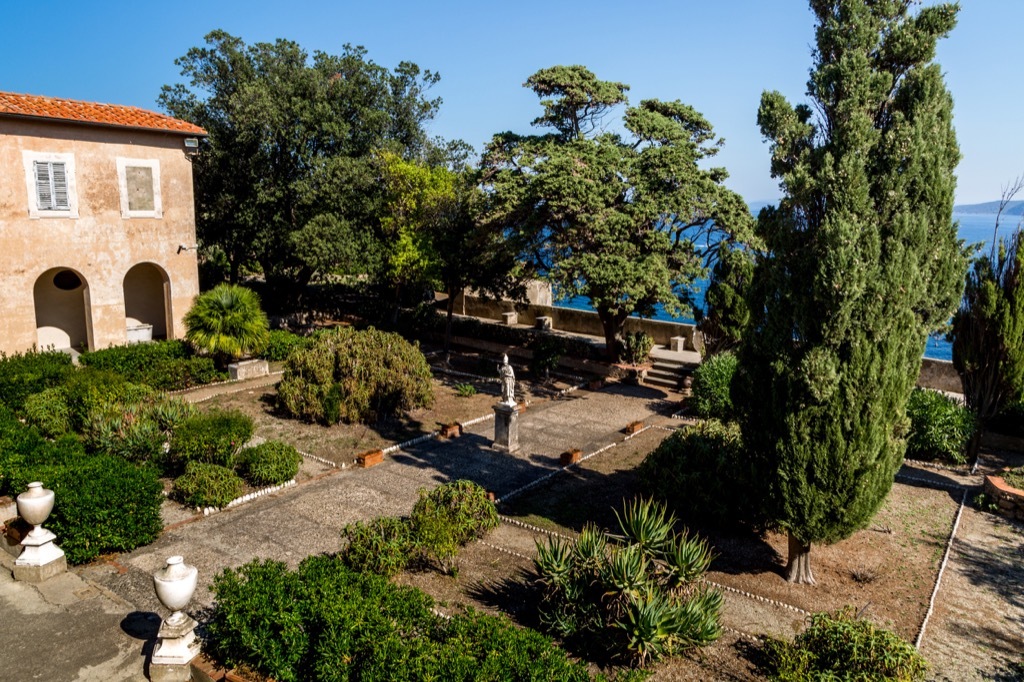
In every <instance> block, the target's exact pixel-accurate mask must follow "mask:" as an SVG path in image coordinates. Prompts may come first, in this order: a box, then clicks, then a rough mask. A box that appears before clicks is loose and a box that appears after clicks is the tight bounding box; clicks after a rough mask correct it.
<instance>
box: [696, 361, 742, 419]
mask: <svg viewBox="0 0 1024 682" xmlns="http://www.w3.org/2000/svg"><path fill="white" fill-rule="evenodd" d="M737 364H738V361H737V359H736V356H735V355H733V354H732V353H729V352H726V353H719V354H718V355H712V356H711V357H709V358H705V359H704V361H703V362H701V363H700V366H698V367H697V369H696V370H694V372H693V385H692V389H693V395H692V396H691V397H690V399H689V400H688V401H687V403H688V404H689V405H690V406H692V407H693V411H694V413H695V414H696V415H697V416H698V417H704V418H707V417H718V418H719V419H728V418H729V417H731V416H732V410H733V408H732V398H731V397H730V389H731V386H732V378H733V376H734V375H735V374H736V366H737Z"/></svg>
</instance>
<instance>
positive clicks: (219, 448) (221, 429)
mask: <svg viewBox="0 0 1024 682" xmlns="http://www.w3.org/2000/svg"><path fill="white" fill-rule="evenodd" d="M252 432H253V423H252V419H251V418H250V417H249V416H248V415H245V414H242V413H241V412H237V411H223V410H215V411H213V412H203V413H199V414H195V415H193V416H191V417H189V418H188V419H185V420H184V421H182V422H181V423H180V424H179V425H178V426H177V428H175V429H174V433H173V434H172V435H171V451H170V454H171V457H173V458H174V459H175V460H176V461H177V462H179V463H180V464H182V465H184V464H187V463H189V462H203V463H206V464H217V465H219V466H223V467H228V468H231V467H233V466H234V464H235V453H237V452H238V450H239V449H240V448H241V447H242V446H243V445H245V443H246V442H247V441H248V440H249V439H250V438H251V437H252Z"/></svg>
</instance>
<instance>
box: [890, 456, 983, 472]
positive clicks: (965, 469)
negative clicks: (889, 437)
mask: <svg viewBox="0 0 1024 682" xmlns="http://www.w3.org/2000/svg"><path fill="white" fill-rule="evenodd" d="M903 461H904V462H906V463H907V464H911V465H913V466H919V467H923V468H925V469H938V470H939V471H952V472H953V473H955V474H960V475H962V476H970V475H971V474H973V473H974V472H973V471H971V470H970V469H969V468H968V466H967V465H966V464H963V465H960V466H952V465H949V464H936V463H935V462H928V461H926V460H923V459H909V458H906V457H904V458H903Z"/></svg>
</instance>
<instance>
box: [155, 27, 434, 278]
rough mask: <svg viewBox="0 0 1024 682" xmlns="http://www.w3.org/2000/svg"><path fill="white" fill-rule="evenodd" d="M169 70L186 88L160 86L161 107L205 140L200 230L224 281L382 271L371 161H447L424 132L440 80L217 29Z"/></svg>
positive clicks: (198, 168)
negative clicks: (218, 253) (249, 275)
mask: <svg viewBox="0 0 1024 682" xmlns="http://www.w3.org/2000/svg"><path fill="white" fill-rule="evenodd" d="M175 63H176V64H177V65H178V66H180V67H181V73H182V76H184V77H185V78H186V79H187V80H188V84H187V85H186V84H181V83H179V84H176V85H173V86H164V88H163V91H162V94H161V95H160V103H161V105H162V106H163V108H164V109H165V110H167V111H168V112H169V113H170V114H172V115H173V116H176V117H178V118H182V119H184V120H187V121H190V122H192V123H195V124H197V125H199V126H202V127H203V128H205V129H206V130H207V132H208V133H209V138H208V139H207V140H206V142H205V143H204V145H203V146H202V149H201V153H200V154H199V155H198V156H197V157H196V159H195V191H196V203H197V215H196V227H197V232H198V236H199V239H200V243H201V244H202V246H203V247H204V249H206V250H210V249H220V250H222V251H223V252H224V254H225V255H226V256H227V259H228V262H229V263H230V267H231V278H232V279H233V280H234V279H237V278H238V275H239V272H240V270H241V269H242V268H244V267H249V266H253V267H257V268H260V269H262V271H263V273H264V275H265V276H266V277H267V279H268V281H277V282H279V283H280V282H283V281H288V282H297V283H300V284H302V283H304V282H307V281H308V280H309V279H310V277H311V276H312V275H313V274H315V273H326V272H331V271H342V272H345V271H354V272H358V273H363V272H367V271H369V270H370V269H371V268H372V267H373V266H374V264H375V263H377V262H379V257H380V254H379V250H378V248H377V246H378V244H379V234H378V233H377V229H378V227H379V223H378V222H377V217H378V216H379V214H380V202H381V193H380V191H379V185H378V183H377V182H376V179H377V178H376V175H375V172H374V169H373V167H372V154H373V152H374V151H375V150H379V149H386V150H391V151H393V152H394V153H396V154H400V155H402V156H404V157H408V158H426V157H428V156H432V157H437V156H443V153H444V151H445V148H444V147H443V146H441V145H438V144H434V143H432V142H431V140H429V139H428V137H427V134H426V131H425V129H424V125H425V123H426V122H427V121H429V120H430V119H431V118H432V117H433V116H434V115H435V114H436V112H437V110H438V107H439V106H440V103H441V100H440V99H439V98H435V99H429V98H428V97H427V91H428V90H429V89H430V87H431V86H433V85H434V84H435V83H437V81H438V78H439V77H438V75H437V74H435V73H432V72H430V71H423V70H421V69H420V68H419V67H418V66H417V65H415V64H413V63H411V62H402V63H400V64H399V65H398V66H397V67H395V68H394V69H387V68H385V67H383V66H380V65H378V64H375V63H374V62H373V61H370V60H369V59H367V56H366V50H364V49H363V48H361V47H353V46H351V45H345V46H344V48H343V50H342V53H341V54H340V55H331V54H327V53H324V52H315V53H314V54H313V55H312V58H310V56H309V55H308V54H307V52H306V51H305V50H303V49H302V48H301V47H300V46H299V45H297V44H296V43H294V42H291V41H288V40H280V39H279V40H277V41H275V42H273V43H255V44H252V45H247V44H245V43H244V42H243V41H242V40H241V39H239V38H237V37H235V36H232V35H230V34H228V33H226V32H224V31H219V30H218V31H213V32H212V33H210V34H208V35H207V36H206V46H205V47H194V48H192V49H190V50H189V51H188V52H187V53H186V54H185V55H184V56H183V57H181V58H180V59H178V60H177V61H176V62H175Z"/></svg>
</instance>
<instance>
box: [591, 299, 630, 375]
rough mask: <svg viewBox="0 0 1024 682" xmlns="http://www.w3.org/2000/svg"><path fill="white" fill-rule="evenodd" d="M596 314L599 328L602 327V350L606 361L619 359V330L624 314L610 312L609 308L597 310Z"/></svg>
mask: <svg viewBox="0 0 1024 682" xmlns="http://www.w3.org/2000/svg"><path fill="white" fill-rule="evenodd" d="M597 316H598V317H599V318H600V319H601V328H602V329H604V350H605V355H606V357H607V358H608V362H617V361H618V359H619V341H618V339H619V330H620V329H622V323H623V322H625V321H626V316H625V315H624V314H620V313H612V312H611V311H610V310H598V311H597Z"/></svg>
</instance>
